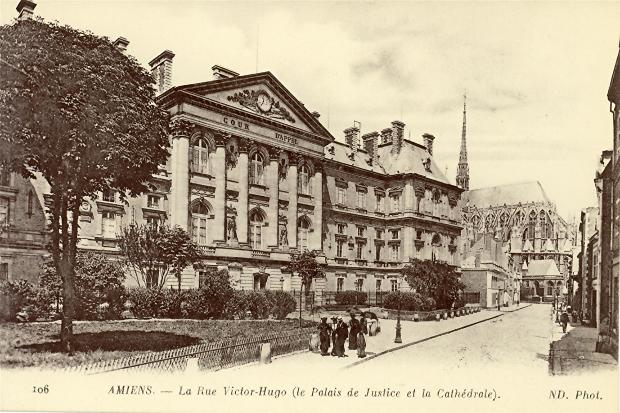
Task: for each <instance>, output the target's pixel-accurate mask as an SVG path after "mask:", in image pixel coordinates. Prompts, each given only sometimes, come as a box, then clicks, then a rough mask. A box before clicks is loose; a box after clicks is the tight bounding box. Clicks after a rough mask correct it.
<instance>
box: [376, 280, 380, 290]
mask: <svg viewBox="0 0 620 413" xmlns="http://www.w3.org/2000/svg"><path fill="white" fill-rule="evenodd" d="M375 291H376V292H378V293H379V292H381V280H376V281H375Z"/></svg>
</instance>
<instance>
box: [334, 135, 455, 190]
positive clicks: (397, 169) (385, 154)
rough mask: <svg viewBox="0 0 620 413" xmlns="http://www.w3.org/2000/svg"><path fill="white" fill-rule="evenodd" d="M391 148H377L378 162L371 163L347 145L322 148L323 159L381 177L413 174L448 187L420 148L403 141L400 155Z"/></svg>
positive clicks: (385, 145)
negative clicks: (427, 163) (427, 168)
mask: <svg viewBox="0 0 620 413" xmlns="http://www.w3.org/2000/svg"><path fill="white" fill-rule="evenodd" d="M392 145H393V144H391V143H387V144H382V145H379V147H378V151H377V152H378V159H377V162H375V163H373V162H370V155H369V154H368V153H367V152H366V151H365V150H363V149H361V148H360V149H357V151H353V150H352V149H351V148H350V147H349V146H348V145H346V144H344V143H342V142H338V141H334V142H332V143H331V144H330V145H328V146H326V147H325V158H326V159H329V160H334V161H336V162H340V163H343V164H346V165H351V166H354V167H356V168H360V169H363V170H366V171H371V172H375V173H379V174H382V175H399V174H416V175H420V176H424V177H426V178H429V179H431V180H434V181H439V182H441V183H444V184H448V185H452V184H451V183H450V181H448V178H446V176H445V174H444V173H443V172H442V171H441V168H439V166H438V165H437V163H436V162H435V160H434V159H433V156H432V155H430V154H429V153H428V151H427V150H426V148H425V147H424V146H422V145H420V144H418V143H415V142H412V141H410V140H408V139H403V145H402V147H401V150H400V152H399V153H395V152H394V151H393V150H392V148H393V146H392ZM332 148H333V149H332ZM428 159H430V167H429V169H430V170H428V171H427V170H426V168H425V166H424V162H426V160H428Z"/></svg>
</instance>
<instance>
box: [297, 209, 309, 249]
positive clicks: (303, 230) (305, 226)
mask: <svg viewBox="0 0 620 413" xmlns="http://www.w3.org/2000/svg"><path fill="white" fill-rule="evenodd" d="M309 232H310V220H309V219H308V218H306V217H301V218H299V221H298V222H297V246H298V248H299V250H300V251H307V250H308V233H309Z"/></svg>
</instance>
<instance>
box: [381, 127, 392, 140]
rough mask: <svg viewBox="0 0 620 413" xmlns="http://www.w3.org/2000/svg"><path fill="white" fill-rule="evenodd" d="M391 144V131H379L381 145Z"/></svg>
mask: <svg viewBox="0 0 620 413" xmlns="http://www.w3.org/2000/svg"><path fill="white" fill-rule="evenodd" d="M391 142H392V129H391V128H385V129H383V130H382V131H381V143H391Z"/></svg>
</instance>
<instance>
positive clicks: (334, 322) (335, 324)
mask: <svg viewBox="0 0 620 413" xmlns="http://www.w3.org/2000/svg"><path fill="white" fill-rule="evenodd" d="M337 328H338V317H336V316H333V317H332V356H337V355H338V353H337V352H336V342H337V341H338V335H337V334H336V329H337Z"/></svg>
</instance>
